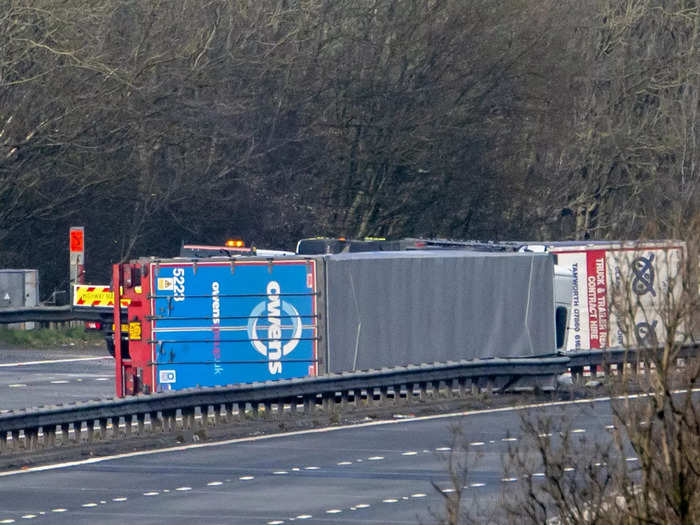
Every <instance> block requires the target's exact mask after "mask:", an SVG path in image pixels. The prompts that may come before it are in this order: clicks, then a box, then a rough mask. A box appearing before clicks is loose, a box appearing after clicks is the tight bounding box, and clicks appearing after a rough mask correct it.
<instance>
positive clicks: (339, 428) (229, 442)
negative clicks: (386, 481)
mask: <svg viewBox="0 0 700 525" xmlns="http://www.w3.org/2000/svg"><path fill="white" fill-rule="evenodd" d="M692 392H700V388H693V389H692ZM672 393H673V394H684V393H687V390H674V391H673V392H672ZM644 397H648V395H647V394H630V395H627V396H617V397H615V399H641V398H644ZM610 400H611V398H610V397H609V396H604V397H597V398H594V399H574V400H571V401H551V402H547V403H530V404H529V405H519V406H509V407H501V408H485V409H483V410H467V411H464V412H451V413H449V414H434V415H432V416H418V417H414V418H411V419H400V420H395V419H386V420H381V421H371V422H368V423H358V424H356V425H341V426H337V427H324V428H314V429H309V430H297V431H294V432H283V433H280V434H268V435H265V436H253V437H245V438H236V439H227V440H225V441H215V442H213V443H196V444H190V445H180V446H177V447H167V448H160V449H157V450H142V451H138V452H127V453H124V454H115V455H113V456H102V457H99V458H89V459H81V460H78V461H67V462H65V463H57V464H53V465H43V466H41V467H32V468H28V469H24V470H10V471H6V472H0V477H4V476H17V475H19V474H26V473H29V472H43V471H46V470H55V469H60V468H68V467H75V466H79V465H92V464H94V463H102V462H103V461H111V460H114V459H124V458H133V457H138V456H150V455H153V454H163V453H167V452H181V451H183V450H193V449H196V448H204V447H220V446H225V445H234V444H237V443H252V442H256V441H264V440H268V439H278V438H287V437H295V436H305V435H310V434H322V433H327V432H338V431H342V430H355V429H358V428H367V427H376V426H384V425H405V424H408V423H420V422H422V421H435V420H440V419H450V418H455V417H469V416H479V415H485V414H497V413H502V412H520V411H523V410H532V409H533V408H546V407H559V406H569V405H582V404H587V405H590V404H593V403H603V402H608V401H610ZM425 452H430V451H429V450H426V451H425ZM292 470H299V468H298V467H294V468H292Z"/></svg>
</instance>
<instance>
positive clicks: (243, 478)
mask: <svg viewBox="0 0 700 525" xmlns="http://www.w3.org/2000/svg"><path fill="white" fill-rule="evenodd" d="M238 479H240V480H241V481H250V480H251V479H255V476H241V477H240V478H238Z"/></svg>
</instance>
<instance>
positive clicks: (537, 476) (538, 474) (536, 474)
mask: <svg viewBox="0 0 700 525" xmlns="http://www.w3.org/2000/svg"><path fill="white" fill-rule="evenodd" d="M532 477H533V478H543V477H544V472H535V473H534V474H533V475H532Z"/></svg>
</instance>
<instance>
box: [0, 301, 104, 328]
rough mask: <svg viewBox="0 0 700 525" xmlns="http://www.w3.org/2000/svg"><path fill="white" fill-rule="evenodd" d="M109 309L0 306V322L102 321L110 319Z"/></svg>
mask: <svg viewBox="0 0 700 525" xmlns="http://www.w3.org/2000/svg"><path fill="white" fill-rule="evenodd" d="M112 316H113V314H112V311H111V310H105V311H99V310H97V309H96V308H92V309H90V308H85V309H80V308H73V307H71V306H70V305H67V306H33V307H23V308H0V324H10V323H26V322H39V323H44V322H45V323H52V322H63V321H102V320H104V319H107V318H109V319H111V318H112Z"/></svg>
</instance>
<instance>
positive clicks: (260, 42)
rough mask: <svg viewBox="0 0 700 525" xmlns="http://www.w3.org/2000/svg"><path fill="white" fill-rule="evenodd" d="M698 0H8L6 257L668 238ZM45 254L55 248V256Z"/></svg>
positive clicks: (674, 217)
mask: <svg viewBox="0 0 700 525" xmlns="http://www.w3.org/2000/svg"><path fill="white" fill-rule="evenodd" d="M699 19H700V17H699V14H698V7H697V5H696V4H695V2H693V1H688V0H664V1H651V0H623V1H619V0H615V1H612V0H586V1H583V2H582V1H580V0H563V1H561V0H556V1H555V0H535V1H530V0H528V1H524V0H514V1H512V2H505V3H504V2H492V1H489V0H428V1H426V0H359V1H358V0H333V1H330V0H208V1H206V2H194V1H183V2H171V1H159V0H152V1H148V2H142V1H140V0H94V1H86V0H65V1H61V2H58V1H55V0H3V1H2V6H1V8H0V108H1V109H0V202H1V203H2V206H0V267H9V266H29V267H36V266H40V270H41V275H42V282H43V286H44V295H48V293H49V292H50V291H51V290H52V289H53V287H55V286H58V287H64V288H65V282H64V281H65V275H66V274H67V271H66V270H65V266H64V264H63V263H57V262H56V261H57V260H58V261H62V260H64V258H63V255H65V251H66V247H65V244H66V243H65V235H66V231H67V227H68V226H69V225H71V224H83V225H86V226H87V242H88V261H87V262H88V265H87V272H88V279H89V280H91V281H93V282H97V281H100V280H105V279H107V278H108V275H107V271H108V267H109V263H110V262H114V261H117V260H120V259H123V258H127V257H131V256H138V255H145V254H157V255H172V254H174V253H175V252H176V251H177V249H178V247H179V244H180V242H181V241H182V240H183V239H184V240H191V241H193V240H196V241H207V242H220V241H221V240H222V239H223V238H224V237H225V236H227V235H234V234H236V235H241V236H243V237H245V238H247V239H251V240H254V241H256V242H257V243H258V245H267V246H280V247H291V246H292V245H293V242H294V241H295V240H296V239H297V238H299V237H302V236H311V235H319V234H327V235H345V236H349V237H359V236H365V235H382V236H393V237H398V236H407V235H413V236H419V235H424V236H442V237H453V238H491V239H497V238H511V239H512V238H529V239H535V238H539V239H584V238H598V239H604V238H614V237H622V238H644V237H646V238H648V237H667V238H671V237H680V236H682V235H683V234H684V228H685V227H687V226H688V224H690V222H692V221H695V225H696V227H697V225H698V221H699V219H698V213H699V212H698V206H697V203H698V198H699V195H698V191H700V190H699V189H698V185H699V183H700V182H699V180H698V178H699V168H698V164H699V162H698V161H699V160H700V158H699V154H700V150H699V149H698V146H699V140H700V139H699V137H698V132H697V125H698V121H699V120H700V119H698V93H699V90H698V87H699V86H698V79H699V76H698V73H699V69H700V60H699V59H698V58H699V56H698V42H697V39H698V23H699ZM47 254H49V256H47Z"/></svg>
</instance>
